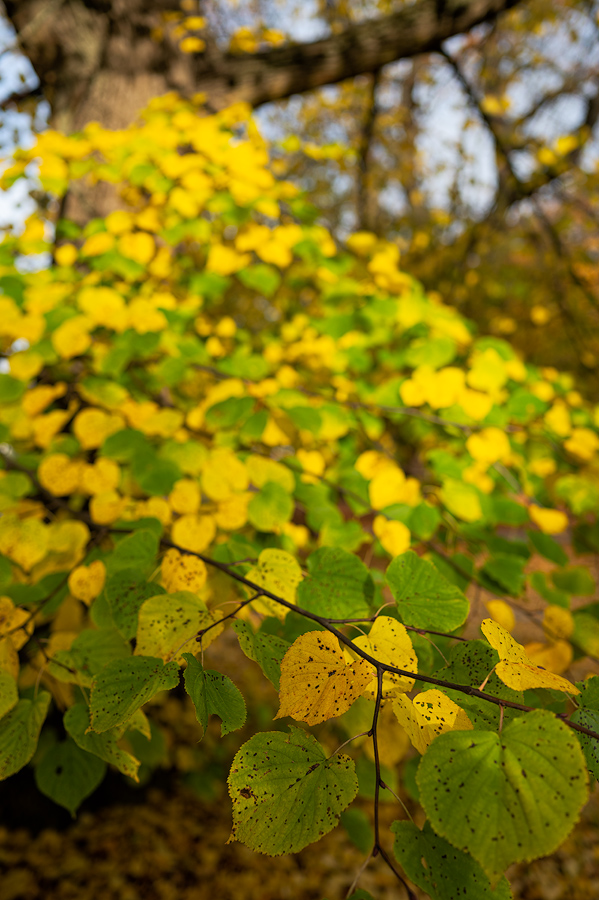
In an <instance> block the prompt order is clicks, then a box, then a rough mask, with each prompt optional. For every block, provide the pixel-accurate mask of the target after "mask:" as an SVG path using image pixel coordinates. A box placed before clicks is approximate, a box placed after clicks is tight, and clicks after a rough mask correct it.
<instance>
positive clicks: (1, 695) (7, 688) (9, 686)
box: [0, 669, 19, 719]
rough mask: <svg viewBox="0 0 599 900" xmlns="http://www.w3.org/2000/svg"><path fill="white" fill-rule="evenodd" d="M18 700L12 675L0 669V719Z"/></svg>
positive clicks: (17, 692)
mask: <svg viewBox="0 0 599 900" xmlns="http://www.w3.org/2000/svg"><path fill="white" fill-rule="evenodd" d="M18 700H19V691H18V690H17V682H16V681H15V679H14V678H13V677H12V675H10V674H9V673H8V672H5V671H4V669H0V719H1V718H2V716H5V715H6V713H7V712H10V710H11V709H12V708H13V707H14V706H16V705H17V703H18Z"/></svg>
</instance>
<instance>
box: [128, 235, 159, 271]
mask: <svg viewBox="0 0 599 900" xmlns="http://www.w3.org/2000/svg"><path fill="white" fill-rule="evenodd" d="M155 250H156V244H155V243H154V238H153V237H152V236H151V235H149V234H146V232H145V231H137V232H135V233H134V234H124V235H123V236H122V237H121V238H119V252H120V253H122V254H123V256H126V257H127V259H132V260H134V261H135V262H137V263H139V264H140V265H142V266H145V265H147V263H149V262H150V260H151V259H152V257H153V256H154V253H155Z"/></svg>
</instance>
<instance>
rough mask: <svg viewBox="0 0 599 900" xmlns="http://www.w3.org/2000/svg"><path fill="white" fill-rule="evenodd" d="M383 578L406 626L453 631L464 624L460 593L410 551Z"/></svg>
mask: <svg viewBox="0 0 599 900" xmlns="http://www.w3.org/2000/svg"><path fill="white" fill-rule="evenodd" d="M386 578H387V584H388V585H389V587H390V588H391V593H392V594H393V596H394V598H395V601H396V603H397V609H398V612H399V615H400V616H401V620H402V622H404V623H405V624H406V625H415V626H416V627H417V628H434V629H435V630H437V631H453V630H454V629H455V628H459V626H460V625H462V624H463V623H464V622H465V621H466V617H467V616H468V609H469V603H468V601H467V600H466V598H465V597H464V595H463V593H462V591H461V590H460V589H459V588H458V587H456V585H454V584H451V583H450V582H449V581H447V579H445V578H444V577H443V575H441V573H440V572H438V571H437V569H436V568H435V567H434V566H433V565H432V564H431V563H429V562H427V561H426V560H424V559H420V557H419V556H418V554H417V553H414V551H413V550H408V552H407V553H402V555H401V556H396V557H395V559H394V560H392V562H391V563H390V565H389V567H388V569H387V573H386Z"/></svg>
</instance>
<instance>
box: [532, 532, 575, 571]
mask: <svg viewBox="0 0 599 900" xmlns="http://www.w3.org/2000/svg"><path fill="white" fill-rule="evenodd" d="M528 539H529V541H530V543H531V544H532V545H533V547H534V548H535V550H536V551H537V553H540V554H541V556H544V557H545V559H548V560H550V561H551V562H554V563H557V565H558V566H565V565H566V563H567V562H568V554H567V553H566V551H565V550H564V548H563V547H561V546H560V544H558V542H557V541H556V540H555V538H552V537H551V535H549V534H543V532H542V531H529V532H528Z"/></svg>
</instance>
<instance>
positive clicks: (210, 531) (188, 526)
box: [171, 513, 216, 553]
mask: <svg viewBox="0 0 599 900" xmlns="http://www.w3.org/2000/svg"><path fill="white" fill-rule="evenodd" d="M215 534H216V525H215V523H214V519H213V518H212V516H198V515H195V514H194V513H190V514H189V515H185V516H181V517H180V518H179V519H177V521H176V522H174V523H173V527H172V530H171V539H172V541H173V544H178V546H179V547H183V549H184V550H193V551H194V553H202V551H203V550H205V549H206V548H207V547H209V546H210V544H211V543H212V541H213V540H214V535H215Z"/></svg>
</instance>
